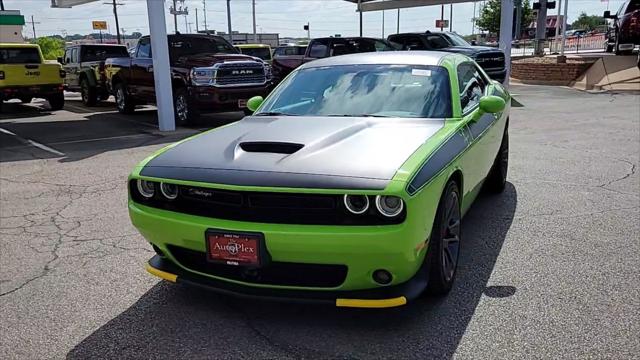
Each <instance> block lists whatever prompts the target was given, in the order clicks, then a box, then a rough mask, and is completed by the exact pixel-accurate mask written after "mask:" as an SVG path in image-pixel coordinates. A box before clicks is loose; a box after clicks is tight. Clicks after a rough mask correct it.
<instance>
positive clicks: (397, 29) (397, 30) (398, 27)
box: [396, 8, 400, 34]
mask: <svg viewBox="0 0 640 360" xmlns="http://www.w3.org/2000/svg"><path fill="white" fill-rule="evenodd" d="M396 34H400V8H398V25H397V27H396Z"/></svg>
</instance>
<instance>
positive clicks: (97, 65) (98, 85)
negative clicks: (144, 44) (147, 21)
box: [58, 44, 129, 106]
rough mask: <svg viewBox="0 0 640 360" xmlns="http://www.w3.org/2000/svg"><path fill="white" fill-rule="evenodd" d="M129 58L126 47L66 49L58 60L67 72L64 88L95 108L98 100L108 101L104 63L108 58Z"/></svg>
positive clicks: (82, 45)
mask: <svg viewBox="0 0 640 360" xmlns="http://www.w3.org/2000/svg"><path fill="white" fill-rule="evenodd" d="M120 56H129V53H128V52H127V47H126V46H124V45H108V44H80V45H72V46H69V47H67V48H66V49H65V51H64V57H62V58H60V59H58V61H59V62H60V63H62V67H63V68H64V70H65V71H66V72H67V77H66V78H65V82H64V87H65V89H66V90H68V91H75V92H78V91H79V92H80V94H81V95H82V102H83V103H84V104H85V105H87V106H93V105H95V104H96V102H98V100H106V99H107V98H108V97H109V92H108V90H107V87H106V77H105V74H104V61H105V60H106V59H107V58H112V57H120Z"/></svg>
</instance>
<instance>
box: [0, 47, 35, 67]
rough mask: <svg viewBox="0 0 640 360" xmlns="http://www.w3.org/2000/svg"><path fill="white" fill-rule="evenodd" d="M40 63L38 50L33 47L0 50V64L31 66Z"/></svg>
mask: <svg viewBox="0 0 640 360" xmlns="http://www.w3.org/2000/svg"><path fill="white" fill-rule="evenodd" d="M33 63H36V64H38V63H40V54H39V53H38V49H36V48H33V47H16V48H4V49H0V64H33Z"/></svg>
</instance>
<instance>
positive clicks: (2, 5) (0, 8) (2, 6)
mask: <svg viewBox="0 0 640 360" xmlns="http://www.w3.org/2000/svg"><path fill="white" fill-rule="evenodd" d="M0 10H1V11H4V2H2V0H0Z"/></svg>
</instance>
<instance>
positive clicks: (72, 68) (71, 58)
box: [64, 46, 80, 90]
mask: <svg viewBox="0 0 640 360" xmlns="http://www.w3.org/2000/svg"><path fill="white" fill-rule="evenodd" d="M79 56H80V54H79V47H78V46H74V47H70V48H68V49H67V51H66V53H65V55H64V61H65V64H64V70H65V71H66V72H67V76H66V77H65V82H66V83H67V85H68V88H69V90H78V89H80V84H79V83H78V71H79V69H80V64H79V62H78V57H79Z"/></svg>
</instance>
